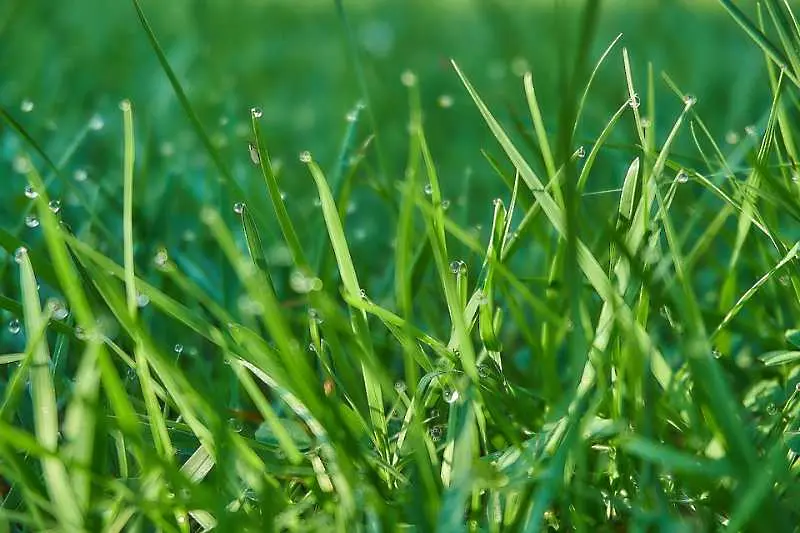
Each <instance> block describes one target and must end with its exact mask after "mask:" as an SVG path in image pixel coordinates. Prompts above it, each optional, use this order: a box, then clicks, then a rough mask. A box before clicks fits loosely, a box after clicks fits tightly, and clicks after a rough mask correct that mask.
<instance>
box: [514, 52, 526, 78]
mask: <svg viewBox="0 0 800 533" xmlns="http://www.w3.org/2000/svg"><path fill="white" fill-rule="evenodd" d="M530 69H531V66H530V64H529V63H528V60H527V59H525V58H524V57H522V56H517V57H515V58H514V59H512V60H511V73H512V74H513V75H514V76H516V77H518V78H521V77H522V76H524V75H525V73H526V72H528V71H529V70H530Z"/></svg>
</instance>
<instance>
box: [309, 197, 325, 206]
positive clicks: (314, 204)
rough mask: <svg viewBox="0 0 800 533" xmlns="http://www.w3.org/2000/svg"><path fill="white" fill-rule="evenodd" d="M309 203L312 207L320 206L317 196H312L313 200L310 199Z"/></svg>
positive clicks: (320, 201)
mask: <svg viewBox="0 0 800 533" xmlns="http://www.w3.org/2000/svg"><path fill="white" fill-rule="evenodd" d="M311 203H312V205H313V206H314V207H322V200H320V199H319V198H314V199H313V200H311Z"/></svg>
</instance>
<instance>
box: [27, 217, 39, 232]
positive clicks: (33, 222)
mask: <svg viewBox="0 0 800 533" xmlns="http://www.w3.org/2000/svg"><path fill="white" fill-rule="evenodd" d="M25 225H26V226H28V227H29V228H31V229H33V228H38V227H39V219H38V218H37V217H36V215H28V216H26V217H25Z"/></svg>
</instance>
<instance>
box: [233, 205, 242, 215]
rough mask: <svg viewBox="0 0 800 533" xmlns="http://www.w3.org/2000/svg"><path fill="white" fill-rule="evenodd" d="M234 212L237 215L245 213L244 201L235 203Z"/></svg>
mask: <svg viewBox="0 0 800 533" xmlns="http://www.w3.org/2000/svg"><path fill="white" fill-rule="evenodd" d="M233 212H234V213H236V214H237V215H241V214H242V213H244V202H236V203H235V204H233Z"/></svg>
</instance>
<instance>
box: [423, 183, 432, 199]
mask: <svg viewBox="0 0 800 533" xmlns="http://www.w3.org/2000/svg"><path fill="white" fill-rule="evenodd" d="M423 191H424V192H425V194H427V195H428V196H430V195H431V194H433V185H431V184H430V183H427V184H426V185H425V188H424V189H423Z"/></svg>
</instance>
